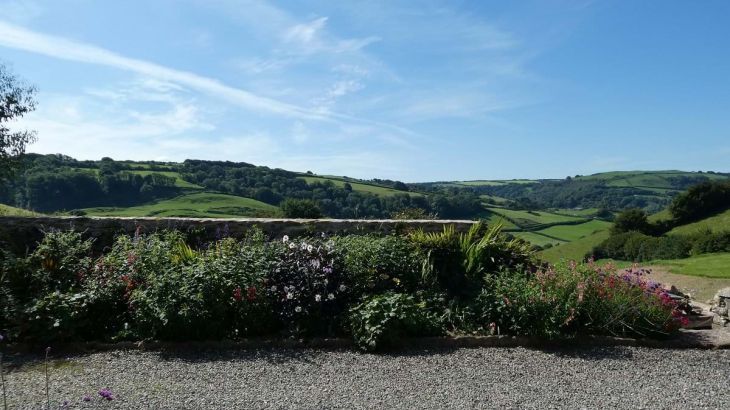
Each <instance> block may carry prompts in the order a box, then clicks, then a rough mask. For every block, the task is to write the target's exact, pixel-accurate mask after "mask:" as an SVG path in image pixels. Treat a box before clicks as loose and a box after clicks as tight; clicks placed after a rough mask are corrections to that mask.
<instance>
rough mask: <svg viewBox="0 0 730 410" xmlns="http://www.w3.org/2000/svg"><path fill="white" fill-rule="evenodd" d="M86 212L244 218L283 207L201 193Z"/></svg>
mask: <svg viewBox="0 0 730 410" xmlns="http://www.w3.org/2000/svg"><path fill="white" fill-rule="evenodd" d="M83 211H84V212H86V214H87V215H93V216H131V217H134V216H159V217H164V216H177V217H191V218H240V217H246V216H273V215H278V213H279V208H277V207H275V206H273V205H269V204H266V203H263V202H260V201H256V200H255V199H251V198H243V197H239V196H234V195H225V194H215V193H208V192H198V193H193V194H187V195H181V196H179V197H176V198H172V199H168V200H164V201H159V202H156V203H153V204H147V205H140V206H133V207H129V208H86V209H83Z"/></svg>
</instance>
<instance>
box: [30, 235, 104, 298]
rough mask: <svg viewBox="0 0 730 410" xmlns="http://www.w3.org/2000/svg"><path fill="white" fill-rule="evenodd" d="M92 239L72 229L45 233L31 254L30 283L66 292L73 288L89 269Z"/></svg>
mask: <svg viewBox="0 0 730 410" xmlns="http://www.w3.org/2000/svg"><path fill="white" fill-rule="evenodd" d="M92 244H93V241H92V240H90V239H86V240H85V239H83V238H82V236H81V233H80V232H76V231H51V232H46V234H45V235H44V236H43V240H42V241H41V242H40V243H39V244H38V247H37V248H36V249H35V250H34V251H33V253H31V255H30V257H29V261H28V262H29V264H30V267H31V269H33V273H32V276H31V278H30V279H31V281H32V282H33V283H34V285H36V286H39V287H41V288H43V289H47V290H60V291H67V290H69V289H71V288H76V287H78V285H79V282H80V278H82V277H83V276H84V275H85V274H86V273H87V272H88V271H89V269H90V268H91V246H92Z"/></svg>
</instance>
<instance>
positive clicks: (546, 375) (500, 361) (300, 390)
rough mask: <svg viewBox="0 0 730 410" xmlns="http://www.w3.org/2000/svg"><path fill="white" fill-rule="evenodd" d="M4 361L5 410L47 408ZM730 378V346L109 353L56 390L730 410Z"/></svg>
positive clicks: (35, 368) (36, 369)
mask: <svg viewBox="0 0 730 410" xmlns="http://www.w3.org/2000/svg"><path fill="white" fill-rule="evenodd" d="M6 359H10V361H11V363H10V364H11V366H10V371H9V374H8V375H6V381H7V388H8V393H9V397H8V399H9V404H10V406H9V408H13V409H14V408H22V409H40V408H44V404H45V391H44V389H45V387H44V386H45V384H44V371H43V364H42V361H38V359H39V358H38V357H28V356H17V355H16V356H12V357H9V358H6ZM6 364H7V363H6ZM728 380H730V350H662V349H650V348H634V347H604V348H589V349H579V350H576V349H571V350H544V349H543V350H537V349H526V348H479V349H454V350H451V349H440V350H419V351H408V352H401V353H391V354H384V355H383V354H381V355H374V354H364V353H359V352H356V351H351V350H315V349H295V350H287V349H260V350H230V351H220V350H216V351H181V352H143V351H113V352H101V353H94V354H88V355H78V356H73V357H70V358H64V359H58V358H56V360H55V361H54V362H53V363H52V365H51V388H50V394H51V399H52V402H53V405H54V406H58V405H59V404H60V403H61V402H62V401H64V400H68V401H69V405H68V408H84V409H86V408H94V409H106V408H115V409H201V408H213V409H233V408H236V409H239V408H245V409H252V408H253V409H258V408H310V409H314V408H409V409H410V408H534V409H546V408H630V409H636V408H676V409H688V408H691V409H698V408H716V409H730V384H728ZM101 388H109V389H110V390H111V391H112V392H113V394H114V396H115V399H114V400H113V401H105V400H104V399H102V398H101V397H99V396H98V393H97V391H98V390H99V389H101ZM85 394H88V395H90V396H91V398H92V400H91V401H90V402H83V401H81V398H82V397H83V396H84V395H85Z"/></svg>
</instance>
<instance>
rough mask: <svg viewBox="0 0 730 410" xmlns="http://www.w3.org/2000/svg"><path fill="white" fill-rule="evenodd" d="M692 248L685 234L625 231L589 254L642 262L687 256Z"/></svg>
mask: <svg viewBox="0 0 730 410" xmlns="http://www.w3.org/2000/svg"><path fill="white" fill-rule="evenodd" d="M691 249H692V242H691V241H690V240H689V239H688V238H686V237H683V236H660V237H653V236H648V235H644V234H642V233H639V232H625V233H621V234H617V235H612V236H610V237H609V238H608V239H606V240H605V241H603V242H602V243H601V244H599V245H598V246H596V247H595V248H593V251H592V253H591V255H589V256H592V257H593V258H595V259H604V258H610V259H617V260H625V261H633V262H642V261H649V260H654V259H681V258H686V257H688V256H689V254H690V250H691Z"/></svg>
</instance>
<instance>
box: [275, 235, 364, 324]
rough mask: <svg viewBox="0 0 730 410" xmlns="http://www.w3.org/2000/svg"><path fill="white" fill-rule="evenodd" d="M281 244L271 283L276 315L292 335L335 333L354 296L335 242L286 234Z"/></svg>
mask: <svg viewBox="0 0 730 410" xmlns="http://www.w3.org/2000/svg"><path fill="white" fill-rule="evenodd" d="M281 246H282V247H283V252H282V253H281V255H280V256H279V259H278V261H277V262H276V264H275V265H274V267H273V269H272V270H271V275H270V277H269V281H268V282H267V286H268V288H267V291H268V294H269V296H270V297H271V299H272V301H273V304H274V309H275V311H276V314H277V315H278V316H279V318H280V319H281V321H282V322H283V323H284V324H285V325H286V327H287V330H288V331H289V332H290V333H291V334H313V333H315V334H316V333H319V334H322V333H325V334H332V333H333V332H334V330H335V328H336V326H337V324H338V323H337V322H338V321H339V320H340V319H341V317H340V314H341V313H342V312H343V311H344V309H345V307H346V306H347V303H348V300H349V295H350V288H349V286H348V284H347V283H346V282H345V280H344V277H343V275H342V267H341V265H340V263H339V261H338V260H337V259H336V258H335V252H334V242H332V241H330V240H326V239H302V240H290V239H289V237H287V236H285V237H284V238H283V240H282V244H281Z"/></svg>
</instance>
